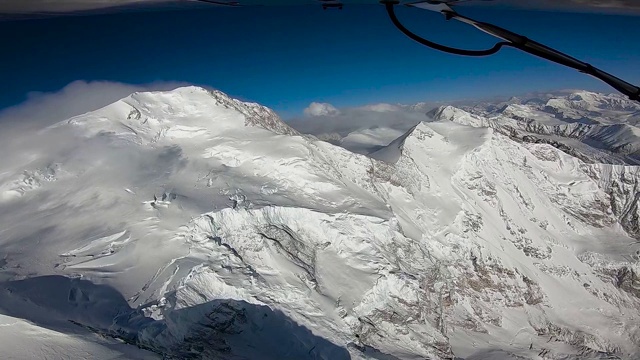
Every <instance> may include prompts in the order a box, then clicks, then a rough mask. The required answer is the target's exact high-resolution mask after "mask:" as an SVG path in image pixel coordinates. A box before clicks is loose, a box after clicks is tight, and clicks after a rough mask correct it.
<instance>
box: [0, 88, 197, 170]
mask: <svg viewBox="0 0 640 360" xmlns="http://www.w3.org/2000/svg"><path fill="white" fill-rule="evenodd" d="M183 85H185V84H183V83H177V82H171V83H170V82H158V83H152V84H146V85H129V84H122V83H116V82H109V81H92V82H86V81H74V82H72V83H70V84H69V85H67V86H65V87H64V88H62V89H61V90H59V91H56V92H32V93H29V94H27V100H26V101H24V102H23V103H21V104H19V105H16V106H12V107H9V108H6V109H3V110H0V154H9V153H12V152H11V151H10V150H9V149H18V148H20V145H21V142H25V141H35V140H33V136H35V135H37V133H39V132H40V130H42V129H44V128H46V127H48V126H50V125H53V124H55V123H58V122H60V121H63V120H66V119H69V118H71V117H73V116H76V115H81V114H84V113H86V112H89V111H93V110H97V109H99V108H102V107H104V106H107V105H109V104H111V103H113V102H116V101H118V100H120V99H122V98H124V97H127V96H129V95H130V94H132V93H134V92H136V91H154V90H158V91H160V90H171V89H175V88H177V87H180V86H183ZM37 141H40V142H41V143H40V144H39V145H38V146H39V147H41V148H42V149H44V150H43V151H46V146H48V145H51V143H52V142H51V141H49V140H45V141H43V140H42V139H39V140H37ZM59 141H64V140H59ZM12 155H13V156H28V154H26V153H25V154H18V153H16V152H15V151H14V152H13V154H12ZM7 158H8V157H7V156H4V157H2V158H0V164H2V163H4V162H5V161H9V159H7Z"/></svg>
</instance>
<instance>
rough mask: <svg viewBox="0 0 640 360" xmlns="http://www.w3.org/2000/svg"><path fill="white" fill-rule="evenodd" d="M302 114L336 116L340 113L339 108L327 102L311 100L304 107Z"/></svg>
mask: <svg viewBox="0 0 640 360" xmlns="http://www.w3.org/2000/svg"><path fill="white" fill-rule="evenodd" d="M304 114H305V115H306V116H337V115H340V110H338V109H336V107H335V106H333V105H331V104H329V103H318V102H312V103H311V104H309V107H307V108H306V109H304Z"/></svg>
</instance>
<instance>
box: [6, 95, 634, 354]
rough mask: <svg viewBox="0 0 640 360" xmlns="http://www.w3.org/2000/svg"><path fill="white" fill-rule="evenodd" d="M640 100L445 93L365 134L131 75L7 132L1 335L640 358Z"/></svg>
mask: <svg viewBox="0 0 640 360" xmlns="http://www.w3.org/2000/svg"><path fill="white" fill-rule="evenodd" d="M638 114H640V105H637V104H634V103H632V102H630V101H625V100H624V99H623V98H622V97H619V96H616V95H602V94H594V93H589V92H577V93H572V94H568V95H562V96H549V97H547V98H544V99H530V100H528V101H525V100H520V99H516V100H512V101H511V102H508V103H504V104H477V105H475V106H462V107H453V106H443V107H439V108H437V109H435V110H433V111H432V112H430V114H429V115H430V116H429V117H427V116H425V117H424V119H425V121H423V122H421V123H419V124H417V125H416V126H414V127H412V128H411V129H410V130H409V131H407V132H406V133H405V134H403V135H401V136H400V137H398V138H397V139H396V140H394V141H392V142H391V143H390V144H389V145H388V146H386V147H383V148H381V149H378V150H376V151H375V152H373V153H371V154H369V155H368V156H366V155H361V154H355V153H352V152H350V151H348V150H346V149H344V148H342V147H339V146H335V145H332V144H329V143H327V142H324V141H321V140H319V139H317V138H316V137H314V136H311V135H304V134H301V133H299V132H298V131H296V130H294V129H293V128H291V127H289V126H288V125H287V124H285V123H284V122H283V121H282V120H280V119H279V118H278V116H277V115H276V114H275V113H274V112H273V111H271V110H269V109H267V108H265V107H263V106H260V105H258V104H252V103H245V102H241V101H239V100H234V99H231V98H229V97H228V96H227V95H225V94H223V93H221V92H218V91H208V90H205V89H202V88H198V87H183V88H178V89H176V90H173V91H167V92H143V93H134V94H132V95H131V96H129V97H126V98H124V99H122V100H119V101H117V102H115V103H113V104H111V105H108V106H106V107H104V108H101V109H99V110H96V111H92V112H89V113H86V114H82V115H79V116H76V117H73V118H71V119H68V120H66V121H63V122H60V123H57V124H55V125H53V126H50V127H47V128H45V129H42V130H41V131H39V132H37V133H32V134H28V135H25V136H24V138H23V139H20V141H19V142H12V143H11V144H12V145H11V147H9V146H7V145H5V147H4V148H2V151H3V154H6V156H4V157H3V158H2V159H0V282H1V284H0V347H1V349H2V350H0V353H1V354H2V356H1V357H2V358H10V359H14V358H15V359H21V358H42V359H44V358H46V359H57V358H96V359H141V358H167V359H274V360H276V359H327V360H328V359H331V360H333V359H454V358H461V359H476V360H477V359H617V358H620V359H636V358H638V357H640V275H639V273H640V209H639V208H638V200H639V198H640V166H637V165H636V164H637V162H638V161H639V160H640V141H638V136H639V135H640V130H639V129H638V128H637V127H636V125H637V123H636V122H635V120H636V119H639V117H638ZM387 133H393V132H391V131H389V132H387ZM362 134H364V135H366V134H367V133H366V131H365V132H362ZM364 135H362V136H360V137H361V138H365V140H366V141H369V140H367V139H368V138H367V137H366V136H364ZM356 140H357V137H356V136H352V137H351V138H350V141H356Z"/></svg>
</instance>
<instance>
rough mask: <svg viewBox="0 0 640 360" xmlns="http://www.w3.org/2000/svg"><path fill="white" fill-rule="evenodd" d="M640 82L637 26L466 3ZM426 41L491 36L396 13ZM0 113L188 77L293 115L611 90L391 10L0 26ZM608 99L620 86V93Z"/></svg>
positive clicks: (435, 32) (607, 18)
mask: <svg viewBox="0 0 640 360" xmlns="http://www.w3.org/2000/svg"><path fill="white" fill-rule="evenodd" d="M461 12H463V13H464V14H468V15H470V16H474V17H476V18H478V19H480V20H484V21H489V22H494V23H496V24H498V25H501V26H503V27H506V28H509V29H511V30H514V31H517V32H521V33H523V34H525V35H527V36H529V37H530V38H532V39H535V40H538V41H541V42H544V43H547V44H548V45H550V46H554V47H557V48H559V49H560V50H563V51H565V52H567V53H569V54H571V55H573V56H575V57H578V58H580V59H582V60H585V61H588V62H591V63H592V64H593V65H596V66H600V67H602V68H603V69H605V70H607V71H609V72H611V73H613V74H615V75H618V76H620V77H622V78H623V79H625V80H627V81H630V82H632V83H640V66H639V64H640V41H638V40H637V24H638V21H639V18H638V17H628V16H617V15H595V14H570V13H550V12H537V11H530V12H523V11H515V10H504V9H495V8H492V9H486V8H485V9H478V8H464V9H462V10H461ZM398 14H399V17H400V18H401V19H402V20H403V21H404V22H405V23H406V24H407V27H409V28H410V29H413V30H415V31H416V32H417V33H419V34H422V35H424V36H427V37H429V38H430V39H434V40H437V41H440V42H443V43H446V44H450V45H453V46H459V47H467V48H485V47H489V46H491V45H492V44H493V42H494V39H493V38H491V37H489V36H487V35H484V34H482V33H480V32H477V31H475V30H474V29H471V28H469V27H468V26H465V25H463V24H458V23H456V22H445V21H444V20H443V19H442V18H441V17H440V16H439V15H438V14H434V13H431V12H427V11H424V10H418V9H399V11H398ZM0 33H1V34H3V36H2V37H1V38H0V47H1V48H2V49H3V51H2V65H1V67H0V79H2V82H3V84H2V87H1V88H0V89H1V90H0V109H1V108H5V107H8V106H11V105H15V104H18V103H20V102H22V101H24V99H25V98H26V95H27V93H29V92H31V91H56V90H58V89H60V88H62V87H64V86H65V85H67V84H68V83H70V82H72V81H75V80H87V81H92V80H108V81H117V82H122V83H130V84H143V83H151V82H155V81H180V82H189V83H194V84H199V85H206V86H210V87H214V88H218V89H220V90H222V91H224V92H226V93H228V94H230V95H232V96H234V97H238V98H242V99H246V100H251V101H256V102H259V103H261V104H264V105H267V106H269V107H271V108H273V109H275V110H276V111H278V112H280V113H281V114H282V115H283V116H285V117H292V116H297V115H300V114H301V113H302V110H303V109H304V108H305V107H306V106H308V104H309V103H310V102H312V101H317V102H329V103H332V104H333V105H335V106H337V107H346V106H357V105H363V104H368V103H376V102H405V103H410V102H417V101H424V100H449V99H451V100H453V99H461V98H480V97H486V96H492V95H509V94H518V93H522V92H527V91H533V90H550V89H561V88H586V89H594V90H607V91H609V89H608V88H607V87H606V85H601V84H600V83H599V82H598V81H597V80H594V79H591V78H589V77H587V76H585V75H581V74H579V73H577V72H576V71H574V70H571V69H565V68H563V67H560V66H558V65H555V64H552V63H548V62H546V61H544V60H540V59H536V58H533V57H531V56H528V55H525V54H522V53H519V52H518V51H517V50H513V49H505V50H503V51H502V52H501V53H500V54H498V55H494V56H491V57H486V58H465V57H458V56H453V55H449V54H443V53H439V52H436V51H434V50H431V49H428V48H425V47H422V46H421V45H419V44H416V43H414V42H412V41H411V40H409V39H407V38H405V37H404V35H402V34H400V33H399V32H398V31H397V30H395V28H394V27H393V26H392V24H391V23H390V21H389V20H388V18H387V17H386V13H385V12H384V8H383V7H382V6H373V5H370V6H366V5H365V6H350V7H346V8H345V9H344V10H343V11H322V10H320V9H319V8H318V7H315V6H292V7H256V8H211V9H207V8H204V9H202V8H199V9H191V10H180V11H171V12H169V11H152V12H145V13H118V14H110V15H97V16H73V17H66V18H53V19H40V20H23V21H14V22H0ZM611 91H613V90H611Z"/></svg>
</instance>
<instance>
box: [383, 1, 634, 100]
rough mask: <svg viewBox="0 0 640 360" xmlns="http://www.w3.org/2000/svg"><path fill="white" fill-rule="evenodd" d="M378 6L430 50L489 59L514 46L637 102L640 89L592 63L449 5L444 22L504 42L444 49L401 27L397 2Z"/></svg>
mask: <svg viewBox="0 0 640 360" xmlns="http://www.w3.org/2000/svg"><path fill="white" fill-rule="evenodd" d="M380 3H382V4H384V5H385V8H386V9H387V13H388V14H389V18H390V19H391V22H393V24H394V25H395V26H396V27H397V28H398V30H400V31H401V32H402V33H403V34H405V35H406V36H408V37H409V38H411V39H412V40H414V41H417V42H418V43H420V44H422V45H425V46H428V47H430V48H432V49H436V50H439V51H444V52H446V53H450V54H455V55H462V56H488V55H493V54H495V53H497V52H498V51H500V49H502V47H503V46H509V47H513V48H516V49H519V50H521V51H524V52H526V53H529V54H531V55H535V56H537V57H541V58H543V59H547V60H549V61H552V62H555V63H557V64H560V65H564V66H566V67H570V68H573V69H576V70H578V71H580V72H582V73H585V74H587V75H591V76H593V77H595V78H597V79H599V80H601V81H604V82H605V83H607V84H608V85H609V86H611V87H613V88H614V89H616V90H618V91H619V92H621V93H622V94H624V95H626V96H628V97H629V99H631V100H635V101H639V102H640V87H637V86H635V85H633V84H630V83H628V82H626V81H624V80H622V79H620V78H618V77H616V76H613V75H611V74H609V73H607V72H605V71H603V70H600V69H598V68H596V67H595V66H593V65H591V64H588V63H586V62H584V61H581V60H578V59H576V58H574V57H572V56H569V55H567V54H565V53H562V52H560V51H558V50H555V49H553V48H550V47H548V46H546V45H544V44H541V43H539V42H537V41H533V40H531V39H529V38H527V37H526V36H522V35H520V34H516V33H514V32H512V31H509V30H507V29H503V28H501V27H499V26H496V25H493V24H489V23H485V22H480V21H476V20H474V19H471V18H468V17H466V16H463V15H460V14H458V13H457V12H456V11H454V10H453V9H451V8H450V7H448V6H444V7H442V8H441V10H438V11H439V12H440V13H442V14H443V15H444V16H445V18H446V19H447V20H450V19H454V20H458V21H461V22H464V23H466V24H469V25H472V26H474V27H476V28H477V29H479V30H481V31H484V32H486V33H487V34H489V35H493V36H495V37H497V38H499V39H502V40H503V41H501V42H499V43H497V44H495V45H494V46H493V47H492V48H490V49H487V50H466V49H458V48H452V47H449V46H444V45H441V44H438V43H435V42H432V41H429V40H427V39H425V38H422V37H420V36H418V35H416V34H414V33H412V32H411V31H410V30H408V29H407V28H406V27H404V26H403V25H402V23H400V20H398V17H397V16H396V13H395V6H396V5H398V4H399V3H400V2H399V1H397V0H382V1H380Z"/></svg>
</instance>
